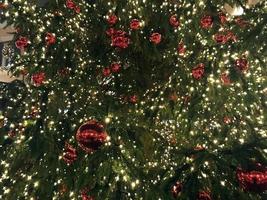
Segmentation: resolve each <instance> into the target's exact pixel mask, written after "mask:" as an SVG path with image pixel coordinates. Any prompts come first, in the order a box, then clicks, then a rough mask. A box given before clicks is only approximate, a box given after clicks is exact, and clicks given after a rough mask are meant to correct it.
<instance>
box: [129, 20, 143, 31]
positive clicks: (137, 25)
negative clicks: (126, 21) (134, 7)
mask: <svg viewBox="0 0 267 200" xmlns="http://www.w3.org/2000/svg"><path fill="white" fill-rule="evenodd" d="M140 27H141V26H140V22H139V20H138V19H133V20H132V21H131V23H130V28H131V29H133V30H138V29H139V28H140Z"/></svg>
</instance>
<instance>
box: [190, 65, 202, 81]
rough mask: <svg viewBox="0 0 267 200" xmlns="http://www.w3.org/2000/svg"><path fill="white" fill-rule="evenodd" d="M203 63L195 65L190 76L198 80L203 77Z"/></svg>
mask: <svg viewBox="0 0 267 200" xmlns="http://www.w3.org/2000/svg"><path fill="white" fill-rule="evenodd" d="M204 68H205V65H204V64H203V63H200V64H198V65H197V66H196V67H194V68H193V69H192V76H193V77H194V78H195V79H197V80H199V79H201V78H202V77H203V75H204V71H205V69H204Z"/></svg>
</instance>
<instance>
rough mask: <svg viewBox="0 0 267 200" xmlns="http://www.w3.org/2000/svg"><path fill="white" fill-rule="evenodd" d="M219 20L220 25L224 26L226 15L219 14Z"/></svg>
mask: <svg viewBox="0 0 267 200" xmlns="http://www.w3.org/2000/svg"><path fill="white" fill-rule="evenodd" d="M219 19H220V22H221V24H225V23H226V22H227V17H226V14H225V13H223V12H220V13H219Z"/></svg>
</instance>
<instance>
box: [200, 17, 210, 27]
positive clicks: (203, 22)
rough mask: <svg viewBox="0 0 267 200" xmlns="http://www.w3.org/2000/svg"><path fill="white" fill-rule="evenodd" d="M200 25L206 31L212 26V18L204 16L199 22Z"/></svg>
mask: <svg viewBox="0 0 267 200" xmlns="http://www.w3.org/2000/svg"><path fill="white" fill-rule="evenodd" d="M200 25H201V27H202V28H205V29H208V28H211V27H212V25H213V18H212V16H210V15H205V16H203V17H202V18H201V20H200Z"/></svg>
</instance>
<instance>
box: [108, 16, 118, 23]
mask: <svg viewBox="0 0 267 200" xmlns="http://www.w3.org/2000/svg"><path fill="white" fill-rule="evenodd" d="M117 21H118V17H117V16H116V15H115V14H110V15H109V16H108V17H107V22H108V23H109V24H110V25H114V24H116V23H117Z"/></svg>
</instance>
